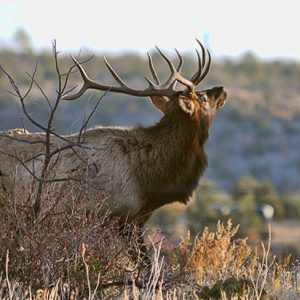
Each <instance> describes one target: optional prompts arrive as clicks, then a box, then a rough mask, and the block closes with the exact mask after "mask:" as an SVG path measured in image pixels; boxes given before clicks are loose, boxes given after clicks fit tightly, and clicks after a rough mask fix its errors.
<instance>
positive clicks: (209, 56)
mask: <svg viewBox="0 0 300 300" xmlns="http://www.w3.org/2000/svg"><path fill="white" fill-rule="evenodd" d="M207 54H208V62H207V65H206V68H205V70H204V72H203V74H202V75H201V76H200V78H199V79H198V80H197V81H196V82H195V85H197V84H199V83H200V82H201V81H202V80H203V79H204V78H205V77H206V75H207V73H208V71H209V68H210V63H211V55H210V53H209V51H208V50H207Z"/></svg>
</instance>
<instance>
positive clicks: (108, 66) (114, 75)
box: [103, 56, 128, 87]
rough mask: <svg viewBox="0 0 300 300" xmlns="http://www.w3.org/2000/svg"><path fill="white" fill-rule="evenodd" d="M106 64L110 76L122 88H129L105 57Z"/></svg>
mask: <svg viewBox="0 0 300 300" xmlns="http://www.w3.org/2000/svg"><path fill="white" fill-rule="evenodd" d="M103 60H104V63H105V65H106V67H107V69H108V70H109V72H110V74H111V75H112V76H113V77H114V79H115V80H116V81H117V83H118V84H119V85H120V86H122V87H128V86H127V85H126V83H125V82H124V81H123V80H122V79H121V77H120V76H119V75H118V74H117V73H116V72H115V70H114V69H113V68H112V67H111V65H110V64H109V63H108V61H107V59H106V57H105V56H104V57H103Z"/></svg>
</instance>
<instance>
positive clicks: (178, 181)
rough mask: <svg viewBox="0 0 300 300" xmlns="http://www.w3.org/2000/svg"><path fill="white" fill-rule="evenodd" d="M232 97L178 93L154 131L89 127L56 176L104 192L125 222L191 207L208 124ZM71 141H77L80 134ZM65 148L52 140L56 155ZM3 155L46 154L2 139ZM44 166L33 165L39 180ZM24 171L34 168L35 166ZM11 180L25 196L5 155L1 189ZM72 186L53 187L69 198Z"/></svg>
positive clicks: (33, 136)
mask: <svg viewBox="0 0 300 300" xmlns="http://www.w3.org/2000/svg"><path fill="white" fill-rule="evenodd" d="M180 97H181V99H183V101H182V102H180V101H179V99H180ZM205 97H207V98H208V99H207V98H205ZM226 97H227V93H226V91H224V89H223V87H216V88H213V89H209V90H206V91H202V92H196V93H187V92H178V93H176V94H175V95H174V96H172V98H171V99H169V101H165V100H164V102H160V104H161V106H160V107H159V109H160V110H161V111H162V112H163V113H164V116H163V117H162V118H161V120H160V121H159V122H158V123H157V124H155V125H153V126H150V127H146V128H145V127H140V126H138V127H132V128H116V127H97V128H93V129H89V130H88V131H87V132H86V138H85V141H86V142H85V143H84V146H85V148H80V147H76V154H75V153H74V152H73V151H72V150H70V149H69V150H65V151H63V152H61V153H60V155H59V156H57V157H56V159H57V160H56V164H55V167H54V168H55V171H56V174H58V175H59V176H57V177H59V178H63V177H69V178H75V177H76V178H82V179H83V178H84V179H86V180H87V185H85V187H86V186H87V187H88V190H89V191H94V192H95V193H94V194H93V195H97V191H99V190H100V191H106V192H107V193H108V195H109V196H108V198H107V199H106V200H105V205H103V209H104V208H109V210H110V211H111V213H112V215H114V216H117V217H119V218H120V220H121V222H133V221H135V222H136V223H137V224H138V225H140V226H142V225H143V224H144V223H145V222H146V221H147V219H148V218H149V217H150V216H151V214H152V212H153V211H155V210H156V209H157V208H159V207H161V206H163V205H165V204H168V203H172V202H175V201H179V202H182V203H187V201H188V200H189V198H190V197H191V196H192V193H193V191H194V189H195V188H196V186H197V184H198V180H199V178H200V177H201V175H202V174H203V172H204V170H205V168H206V166H207V159H206V155H205V152H204V143H205V141H206V140H207V138H208V130H209V125H210V123H211V121H212V119H213V117H214V115H215V113H216V111H217V110H218V109H219V108H220V107H221V106H223V104H224V103H225V101H226ZM9 134H11V133H9ZM14 134H15V135H16V136H17V137H21V138H22V139H27V140H30V141H32V140H37V139H44V136H45V135H44V133H28V132H27V133H23V132H17V131H15V132H14ZM68 138H69V139H70V140H71V141H72V140H73V141H74V140H76V138H77V135H73V136H71V137H68ZM65 143H66V142H63V141H61V140H59V139H58V138H56V137H52V149H56V148H57V147H61V146H63V145H64V144H65ZM0 149H1V150H2V151H3V152H7V153H10V154H12V155H14V154H16V155H17V156H18V157H20V158H22V159H25V158H26V159H28V158H29V157H30V156H31V157H33V156H34V155H35V154H37V153H43V151H44V148H43V146H42V145H40V144H33V145H28V144H24V143H21V142H17V141H14V140H11V139H8V138H7V137H5V136H3V135H2V136H0ZM78 156H80V159H79V157H78ZM54 161H55V159H54ZM41 165H42V157H40V158H39V159H37V160H35V163H34V168H35V172H36V175H37V176H38V175H39V172H40V169H41ZM26 166H27V167H28V168H33V164H32V161H28V162H27V163H26ZM14 180H15V181H14ZM13 181H14V182H15V187H17V188H18V189H20V190H22V188H24V187H25V186H26V185H28V184H29V183H30V182H31V175H30V174H29V173H28V171H26V169H25V168H24V167H23V166H22V165H21V164H20V163H18V162H17V161H16V160H15V159H13V158H10V157H8V156H7V155H4V154H1V153H0V186H1V185H2V186H3V187H5V188H6V189H11V188H12V186H13V184H12V182H13ZM71 183H72V181H70V182H68V184H62V183H60V184H55V187H54V188H56V189H57V188H63V189H64V191H65V192H66V193H71V192H72V191H74V188H73V184H71Z"/></svg>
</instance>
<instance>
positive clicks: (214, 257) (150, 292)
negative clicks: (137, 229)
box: [0, 220, 300, 300]
mask: <svg viewBox="0 0 300 300" xmlns="http://www.w3.org/2000/svg"><path fill="white" fill-rule="evenodd" d="M237 230H238V226H235V227H234V226H233V225H232V223H231V221H230V220H229V221H228V222H227V223H226V224H222V223H220V222H219V223H218V226H217V230H216V232H210V231H209V229H207V228H206V229H205V230H204V231H203V232H202V234H201V235H199V236H198V237H197V238H196V239H195V241H194V242H191V238H190V237H189V235H187V236H186V237H183V238H182V241H181V243H180V244H179V245H178V246H177V247H175V248H174V249H168V250H165V249H162V242H163V241H160V242H159V243H158V244H154V243H152V245H151V247H150V249H149V254H151V266H150V267H149V268H147V267H145V265H144V266H142V265H139V266H135V269H134V266H132V264H133V261H132V259H131V258H130V256H128V255H127V256H126V255H125V254H123V255H121V254H119V256H120V257H117V256H116V255H115V254H114V253H113V248H112V245H110V244H109V243H116V240H111V241H107V243H106V244H105V246H106V247H107V248H106V249H107V251H103V249H102V250H101V251H103V252H102V253H101V255H103V256H109V255H110V254H111V259H110V261H109V262H108V264H107V265H106V269H107V270H106V272H105V271H104V269H103V268H102V267H100V264H102V263H103V259H102V258H101V257H100V255H99V256H93V255H94V254H95V253H94V252H93V251H94V250H93V251H91V249H93V248H92V247H90V246H88V245H87V244H86V243H85V242H83V243H82V244H81V247H79V249H78V251H77V254H78V259H79V260H80V263H79V262H77V263H76V264H74V265H73V267H76V268H75V269H76V272H75V273H77V277H76V276H74V277H72V278H71V277H69V278H67V277H60V278H56V280H55V281H53V282H52V283H51V284H49V283H46V282H42V281H41V280H40V278H33V279H36V280H37V281H36V282H38V284H39V285H40V286H39V287H38V286H37V285H36V284H34V281H33V282H32V283H31V284H26V283H24V282H22V281H20V279H17V278H16V277H15V275H16V274H14V276H13V275H12V274H11V272H10V263H11V261H10V257H9V253H8V252H6V258H5V266H4V270H3V273H2V274H3V275H2V277H1V278H0V299H30V300H33V299H47V300H50V299H51V300H54V299H83V298H85V299H299V297H300V272H299V270H300V268H299V265H297V264H295V263H292V262H291V261H290V257H287V258H286V259H285V260H283V261H282V262H277V261H276V260H275V259H274V258H273V257H272V256H271V235H270V236H269V240H268V242H267V243H266V245H265V244H264V243H262V245H261V249H258V250H256V249H251V248H250V246H249V245H248V244H247V240H246V239H235V234H236V232H237ZM123 242H124V241H123ZM131 242H132V240H131ZM124 243H127V246H129V247H131V249H132V250H133V249H135V251H137V252H138V249H137V248H133V247H132V244H130V241H129V240H127V241H126V242H124ZM119 245H120V243H119V244H118V246H119ZM98 246H99V244H98ZM125 248H126V247H123V250H125ZM131 254H132V253H131ZM130 260H131V269H130V267H129V266H130V263H129V261H130ZM79 266H80V267H79ZM20 267H21V266H20ZM75 269H74V270H75ZM111 274H114V276H112V275H111ZM116 274H117V275H118V276H116ZM70 280H71V281H70ZM72 280H74V281H73V282H72Z"/></svg>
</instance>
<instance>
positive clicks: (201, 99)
mask: <svg viewBox="0 0 300 300" xmlns="http://www.w3.org/2000/svg"><path fill="white" fill-rule="evenodd" d="M196 41H197V43H198V44H199V46H200V47H201V52H202V53H201V55H200V53H199V51H198V50H197V49H196V53H197V58H198V69H197V71H196V72H195V74H194V75H193V76H192V78H191V79H190V80H188V79H186V78H184V77H183V76H182V75H181V74H180V72H181V70H182V66H183V59H182V56H181V55H180V53H179V52H178V51H177V50H176V49H175V51H176V54H177V56H178V58H179V64H178V66H177V68H175V66H174V65H173V63H172V62H171V61H170V60H169V59H168V58H167V57H166V56H165V55H164V53H163V52H162V51H161V50H160V49H159V48H158V47H156V49H157V51H158V52H159V54H160V55H161V56H162V58H163V59H164V60H165V61H166V63H167V64H168V66H169V69H170V72H171V74H170V77H169V78H168V79H167V80H166V82H164V83H161V82H160V80H159V78H158V76H157V74H156V72H155V69H154V67H153V62H152V59H151V56H150V54H149V53H148V61H149V68H150V71H151V74H152V77H153V79H152V80H150V79H149V78H147V77H145V76H144V78H145V80H146V81H147V82H148V84H149V86H148V87H147V88H146V89H144V90H136V89H133V88H130V87H129V86H127V85H126V84H125V82H124V81H123V80H122V79H121V78H120V77H119V76H118V74H117V73H116V72H115V71H114V69H113V68H112V67H111V66H110V64H109V63H108V62H107V60H106V58H105V57H104V62H105V64H106V66H107V68H108V70H109V71H110V73H111V74H112V76H113V77H114V79H115V80H116V82H117V83H118V84H119V86H112V85H107V84H103V83H100V82H96V81H94V80H92V79H90V78H89V77H88V75H87V74H86V72H85V71H84V69H83V67H82V66H81V64H80V63H79V62H78V61H77V60H76V59H75V58H74V57H73V56H71V57H72V59H73V61H74V63H75V65H76V66H77V67H78V69H79V71H80V74H81V76H82V79H83V85H82V87H81V89H80V90H79V91H78V92H77V93H76V94H73V95H67V94H65V95H63V97H62V99H63V100H75V99H77V98H79V97H80V96H82V95H83V94H84V93H85V91H86V90H88V89H95V90H101V91H110V92H115V93H122V94H127V95H132V96H137V97H147V96H149V97H150V98H151V101H152V103H153V105H154V106H155V107H156V108H157V109H158V110H159V111H160V112H161V113H163V114H164V115H169V114H172V113H174V109H179V110H180V111H181V112H182V113H183V114H185V115H186V116H187V117H189V118H190V119H192V120H198V121H199V122H200V123H203V124H204V123H205V124H206V125H209V123H210V122H211V121H212V119H213V117H214V115H215V113H216V111H217V110H218V109H219V108H220V107H222V106H223V105H224V104H225V102H226V98H227V92H226V91H225V90H224V88H223V87H222V86H220V87H214V88H212V89H208V90H203V91H196V90H195V88H196V86H197V85H198V84H199V83H200V82H201V81H202V80H203V79H204V78H205V77H206V75H207V73H208V71H209V68H210V63H211V55H210V53H209V51H208V50H207V51H206V50H205V48H204V47H203V45H202V44H201V43H200V42H199V41H198V40H197V39H196ZM207 56H208V59H207ZM177 83H180V84H181V86H183V87H184V88H181V89H177V88H176V85H177ZM204 121H205V122H204Z"/></svg>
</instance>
